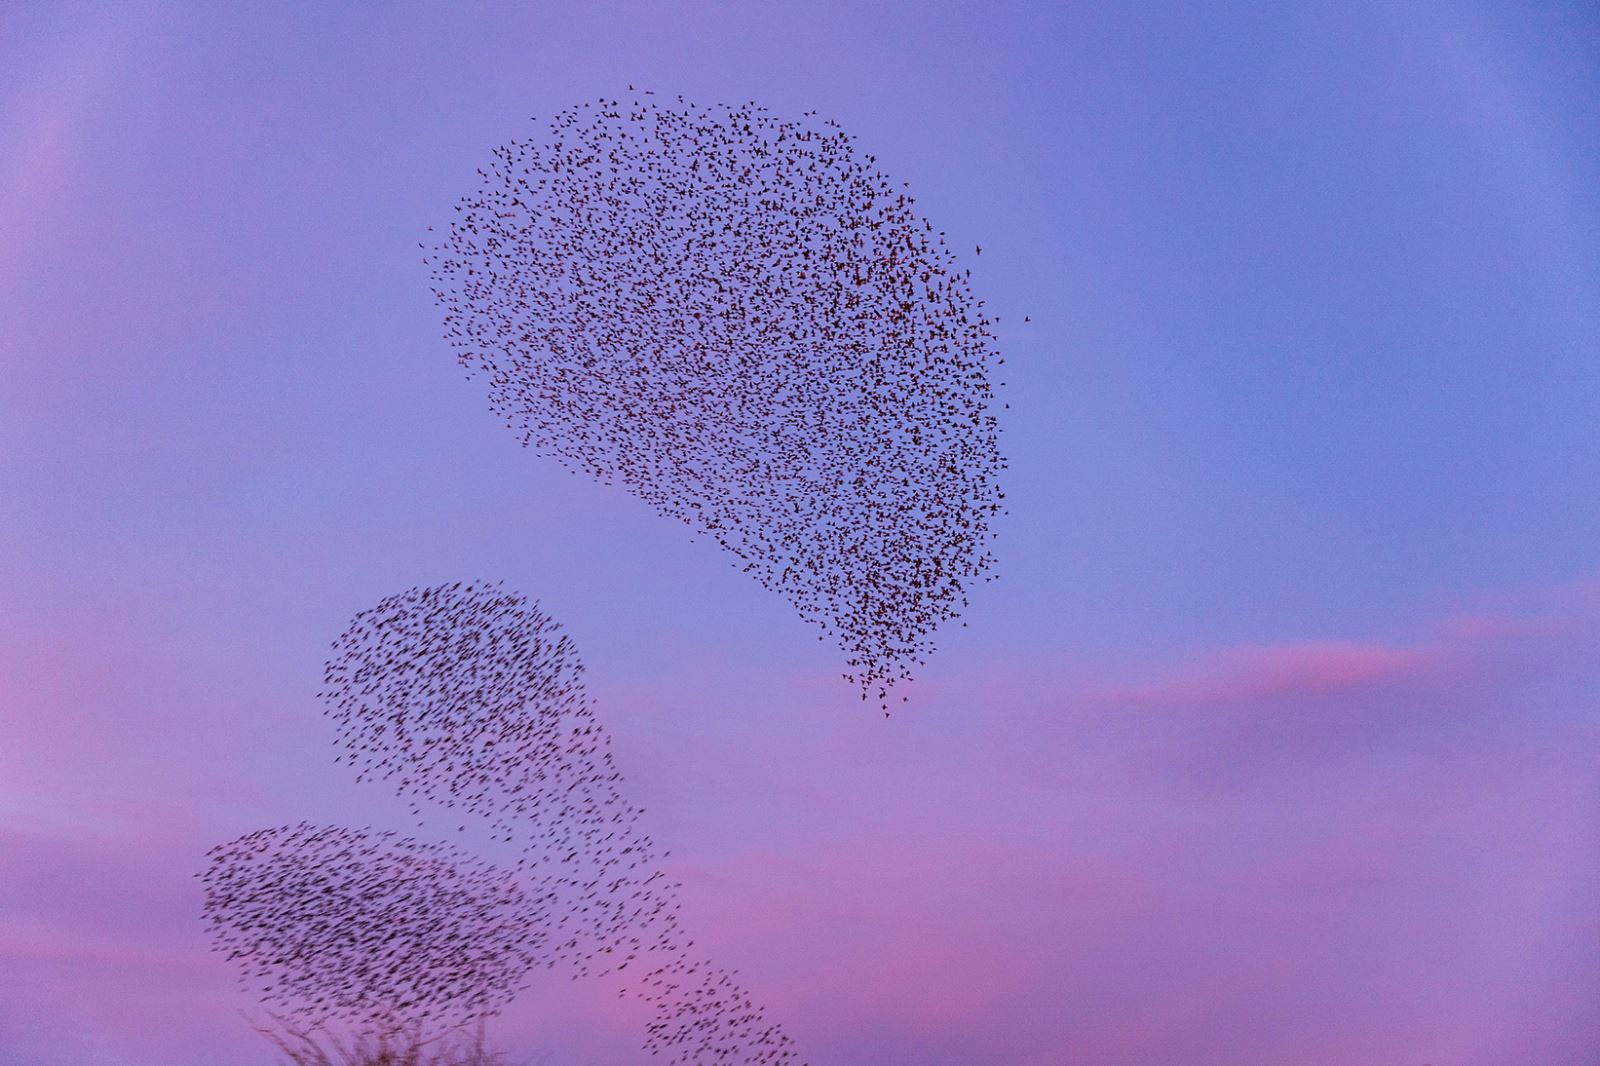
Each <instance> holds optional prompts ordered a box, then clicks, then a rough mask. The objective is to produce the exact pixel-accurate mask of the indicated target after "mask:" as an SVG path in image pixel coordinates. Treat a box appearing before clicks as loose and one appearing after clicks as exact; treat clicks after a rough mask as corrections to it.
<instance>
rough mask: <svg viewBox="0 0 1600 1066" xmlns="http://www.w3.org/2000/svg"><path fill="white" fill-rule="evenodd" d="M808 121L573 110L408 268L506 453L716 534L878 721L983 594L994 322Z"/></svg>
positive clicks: (899, 194)
mask: <svg viewBox="0 0 1600 1066" xmlns="http://www.w3.org/2000/svg"><path fill="white" fill-rule="evenodd" d="M814 114H815V113H814V112H807V114H806V116H805V120H804V121H800V122H794V121H786V120H781V119H778V118H775V117H774V116H772V115H771V114H769V113H768V112H767V110H766V109H765V108H762V107H759V106H756V105H754V104H746V105H743V106H738V107H712V108H702V107H697V106H695V105H693V104H690V103H688V102H686V101H684V100H683V98H682V97H678V98H677V100H676V102H675V103H663V102H658V101H657V100H656V99H655V98H654V96H653V94H650V93H643V94H636V95H635V96H634V97H633V99H631V100H629V101H618V100H614V99H602V100H600V101H598V102H595V103H588V104H583V105H581V106H577V107H573V108H569V109H568V110H566V111H564V112H562V113H560V114H558V115H557V116H556V117H555V119H554V120H553V121H552V122H551V124H550V131H549V133H548V134H547V135H546V136H544V137H542V138H540V139H538V140H531V141H515V142H512V143H510V144H508V145H505V146H503V147H501V148H499V149H497V150H496V151H495V153H494V157H493V161H492V163H491V164H490V166H489V168H488V169H480V170H479V171H478V174H479V176H480V177H481V179H482V184H481V187H480V188H479V189H478V190H477V191H476V192H474V193H472V194H470V195H468V196H466V197H464V198H463V199H462V201H461V202H460V203H459V204H458V205H457V206H456V212H457V214H456V217H455V219H454V221H453V222H452V223H451V225H450V227H449V233H448V236H445V237H444V238H443V240H442V242H441V243H440V244H439V246H438V247H436V248H433V249H428V251H429V253H430V254H429V255H428V256H427V257H426V258H425V260H424V261H425V262H427V263H428V264H429V265H430V266H431V268H432V274H433V279H434V294H435V296H436V298H437V300H438V302H439V303H440V305H441V306H442V308H443V310H444V314H445V331H446V337H447V339H448V340H449V342H450V344H451V345H453V346H454V348H455V349H456V353H457V358H458V360H459V361H460V362H461V364H462V365H463V366H464V367H466V368H467V369H468V371H469V373H471V374H474V375H479V376H481V377H482V378H484V379H485V380H486V381H487V383H488V388H489V399H490V405H491V407H492V408H493V409H494V410H495V411H496V413H497V414H498V415H499V416H500V417H502V418H503V419H504V420H505V422H506V424H507V425H508V426H509V427H511V428H512V429H513V430H515V431H516V432H517V433H518V434H519V435H520V437H521V439H522V442H523V444H524V445H527V446H532V447H534V448H535V449H537V450H538V451H540V452H542V453H545V454H549V455H553V456H554V457H556V458H557V459H558V460H559V461H560V462H561V463H562V464H564V465H565V466H566V467H567V468H569V469H571V470H573V471H575V472H582V473H584V474H586V475H588V476H590V477H593V478H595V479H597V480H599V481H600V482H602V483H604V484H618V485H621V486H623V487H625V488H626V489H627V491H629V492H631V493H633V494H634V495H636V496H637V497H639V498H640V499H642V500H644V501H646V502H647V503H649V504H650V505H652V506H653V507H654V508H655V509H656V510H657V511H658V512H660V513H662V514H665V515H670V516H673V517H676V518H678V519H681V520H682V521H684V522H686V523H688V524H689V525H690V526H691V527H693V528H694V529H696V530H697V531H699V532H700V533H703V534H705V535H707V536H709V537H711V538H713V539H715V540H716V541H717V543H719V544H720V545H721V546H722V547H723V548H725V549H726V550H727V551H729V552H731V553H732V554H733V556H734V557H735V558H734V560H733V565H735V566H736V567H739V568H741V569H743V570H744V571H746V572H749V573H751V574H752V575H754V577H755V578H756V579H757V580H758V581H760V582H761V584H762V585H764V586H765V587H766V588H768V589H772V590H775V591H777V592H780V593H782V594H783V595H784V596H785V597H786V598H787V599H788V600H789V602H790V603H791V604H792V605H793V606H794V607H795V608H796V609H797V610H798V611H799V613H800V615H801V616H802V617H803V618H805V619H807V620H808V621H810V622H813V623H815V624H817V625H819V626H821V627H822V628H823V630H824V631H825V632H827V633H831V634H833V635H834V637H835V638H836V639H837V640H838V641H839V643H840V646H841V648H842V649H843V650H844V652H845V653H846V663H847V670H848V672H847V673H846V674H845V678H846V680H848V681H852V682H854V683H856V684H858V685H859V686H860V687H861V690H862V698H863V699H866V698H868V697H869V696H876V698H877V699H878V701H879V702H880V705H881V706H882V708H883V710H884V711H885V713H887V712H888V709H889V701H890V689H891V686H892V685H893V684H894V683H895V682H897V681H901V680H905V679H907V678H909V677H910V674H911V668H912V667H913V666H914V665H919V664H921V663H922V662H924V661H925V660H924V657H925V655H926V654H927V653H928V652H929V651H931V650H932V647H933V635H934V632H935V630H936V629H937V628H938V627H939V625H940V624H941V623H943V622H945V621H948V620H950V619H952V618H955V617H957V616H959V615H960V614H961V612H962V610H963V609H964V608H965V607H966V605H967V593H968V591H969V590H970V589H971V588H972V587H973V586H974V584H975V583H976V582H977V581H978V580H980V579H982V580H989V579H990V578H991V577H992V576H993V575H992V574H990V573H989V571H990V568H991V564H992V561H993V556H992V553H991V551H990V541H991V539H992V532H991V529H990V522H991V519H993V518H994V517H995V515H996V514H997V513H998V512H1000V511H1002V509H1003V507H1004V504H1003V502H1002V501H1003V500H1004V498H1005V494H1004V493H1003V492H1002V491H1001V488H1000V485H999V481H998V477H999V473H1000V471H1001V470H1002V469H1004V467H1005V463H1004V462H1003V460H1002V458H1001V456H1000V452H999V448H998V442H997V427H996V418H995V414H994V413H993V407H994V402H993V401H994V394H993V389H992V387H991V383H990V378H989V374H990V362H991V357H992V355H993V353H992V350H991V349H992V346H993V339H994V338H993V334H992V332H991V327H992V325H993V322H992V321H991V320H990V319H989V318H988V317H987V315H986V313H985V311H984V302H983V301H982V300H976V299H974V297H973V295H972V291H971V287H970V284H969V272H968V271H963V270H958V269H957V267H956V259H955V255H954V253H953V251H952V250H951V249H950V248H949V247H948V246H947V245H946V243H945V235H944V234H943V233H942V232H940V231H937V230H935V229H934V228H933V224H932V223H931V222H928V221H927V220H926V219H924V218H922V217H921V216H919V215H918V213H917V212H916V210H915V207H914V203H915V201H914V200H913V198H912V197H910V196H909V195H907V194H906V192H905V191H904V188H903V187H902V188H898V189H897V188H896V187H895V185H894V184H893V183H892V182H891V181H890V179H889V178H888V177H887V176H885V175H884V174H883V173H882V171H881V170H880V169H878V167H877V161H876V159H875V157H873V156H871V155H866V154H863V153H862V152H860V151H858V150H857V149H856V147H855V146H854V144H853V143H852V140H851V138H850V136H849V135H848V134H846V133H844V132H843V131H842V130H841V129H840V128H839V127H838V125H837V123H834V122H832V121H823V122H818V121H816V120H815V119H814V117H813V116H814ZM994 321H998V319H996V320H994ZM998 361H999V362H1004V360H998ZM818 639H822V637H821V636H819V638H818ZM903 698H904V697H902V699H903Z"/></svg>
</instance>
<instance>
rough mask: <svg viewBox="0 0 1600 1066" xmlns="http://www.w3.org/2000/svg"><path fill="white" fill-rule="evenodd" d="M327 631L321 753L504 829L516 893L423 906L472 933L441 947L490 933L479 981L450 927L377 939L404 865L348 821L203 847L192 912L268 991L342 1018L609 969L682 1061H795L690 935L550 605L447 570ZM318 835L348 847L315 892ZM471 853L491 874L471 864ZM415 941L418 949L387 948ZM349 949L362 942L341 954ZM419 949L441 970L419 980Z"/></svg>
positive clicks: (424, 963) (435, 808)
mask: <svg viewBox="0 0 1600 1066" xmlns="http://www.w3.org/2000/svg"><path fill="white" fill-rule="evenodd" d="M333 649H334V654H333V657H332V658H331V659H329V660H328V662H327V664H326V666H325V668H324V683H325V688H324V691H323V693H322V697H323V700H324V705H325V709H326V711H327V713H328V715H329V716H330V718H331V719H332V720H333V722H334V724H335V726H336V728H337V735H338V743H339V746H340V747H341V749H342V754H341V756H340V759H341V760H342V761H345V762H348V763H349V764H350V765H352V766H353V767H354V768H355V769H356V772H357V774H358V775H359V776H360V777H361V778H362V779H364V780H378V781H385V782H387V783H389V784H390V785H391V786H392V787H393V788H394V789H395V790H396V791H397V792H398V793H399V794H400V795H402V796H404V797H406V798H407V799H408V800H409V801H410V804H411V809H412V811H413V813H415V814H420V815H422V816H423V817H424V819H426V817H427V816H428V815H429V814H430V813H431V814H433V815H435V816H442V815H443V814H444V812H445V811H446V810H449V811H451V812H453V815H454V818H455V820H457V821H461V820H465V819H468V818H472V819H476V820H479V822H480V824H481V825H483V826H485V827H487V828H488V829H489V830H490V831H491V833H492V834H493V835H494V836H496V837H497V838H498V839H500V840H501V841H504V842H509V843H510V844H512V845H513V846H514V848H515V849H516V851H517V853H518V856H519V857H518V858H517V860H516V862H515V864H514V866H512V867H511V869H510V872H509V873H502V872H499V871H495V872H494V873H493V877H496V878H498V877H509V878H510V879H511V882H510V883H512V884H514V885H516V886H518V893H519V894H517V895H515V896H513V895H511V894H504V895H500V894H492V895H491V896H490V897H488V898H491V899H493V900H494V901H495V902H496V904H497V905H503V906H504V907H505V908H508V909H507V910H506V911H505V912H504V914H502V912H500V911H495V912H494V914H495V915H496V916H500V917H502V918H503V919H504V921H503V922H502V924H501V925H500V926H493V927H491V926H489V925H486V923H485V921H484V920H483V919H482V918H481V917H479V916H478V915H476V913H475V912H473V913H469V909H468V908H467V907H466V905H465V903H464V902H463V901H464V900H465V899H466V897H465V896H462V897H460V898H459V900H458V901H457V905H455V906H454V909H453V910H452V909H451V908H448V907H441V906H434V907H433V908H432V909H431V911H430V912H429V913H431V914H433V915H435V916H448V915H452V914H454V915H458V916H461V917H462V925H461V929H460V934H461V935H463V936H470V937H471V939H472V941H473V943H474V944H475V945H478V946H480V947H481V948H482V952H483V953H484V954H483V955H481V956H480V955H471V956H461V957H459V958H458V957H456V956H448V958H446V959H445V961H446V962H451V963H455V962H459V963H462V964H463V965H465V964H467V963H469V962H471V961H472V960H476V959H479V958H481V957H488V955H491V954H493V953H494V952H497V951H500V950H504V951H506V953H507V954H506V957H505V958H504V959H501V960H499V961H498V962H497V963H496V965H497V966H499V967H500V969H496V968H495V967H494V966H488V967H486V968H485V969H484V971H483V973H482V977H483V980H484V982H485V984H484V989H483V990H482V991H479V990H476V986H474V984H473V982H472V977H471V973H470V972H469V970H468V969H462V968H460V967H457V968H456V969H451V968H450V967H449V966H448V965H443V964H441V958H443V957H444V952H445V950H446V949H451V950H454V949H455V948H456V947H458V946H459V941H458V940H456V939H452V938H450V937H448V936H445V937H444V938H443V939H437V940H436V941H429V940H427V939H426V938H425V937H421V936H412V937H409V938H402V939H399V940H397V941H394V942H391V941H389V940H386V939H384V935H385V931H386V926H387V925H388V923H389V918H388V917H387V907H388V906H389V905H390V904H391V903H396V904H398V903H402V902H405V901H406V900H412V899H413V897H411V896H407V895H406V894H405V893H406V891H408V890H407V889H405V888H404V886H405V885H408V884H410V881H409V880H406V879H405V878H404V877H402V878H401V879H400V880H398V881H397V880H395V879H392V878H391V879H389V880H386V879H385V878H386V876H387V875H388V873H389V871H391V870H393V869H395V868H396V867H397V864H396V863H394V862H389V863H387V864H378V863H377V862H376V860H375V859H374V858H373V857H372V855H371V854H369V851H370V849H369V851H360V850H359V849H357V850H355V851H354V852H352V850H351V849H352V845H351V844H350V843H349V841H348V840H346V839H343V838H341V837H340V836H339V834H340V833H341V832H342V833H346V834H349V832H350V831H339V830H325V831H322V832H323V833H324V834H325V835H324V836H316V835H312V836H311V837H310V838H309V839H310V841H311V842H310V843H303V842H302V837H301V836H294V835H292V834H291V835H288V836H284V837H283V841H282V842H281V843H280V842H279V836H282V831H267V835H266V836H263V835H262V834H253V835H252V836H251V837H246V838H244V840H242V841H240V842H236V843H235V844H234V845H231V846H228V847H226V848H224V849H221V850H220V851H219V852H218V854H217V858H216V861H215V864H214V865H213V868H212V871H211V873H210V874H209V875H208V912H209V913H211V914H212V922H213V928H214V930H215V931H216V932H217V934H218V941H217V942H218V945H219V947H222V948H224V949H226V950H228V951H229V953H230V955H232V956H234V957H237V958H241V959H245V960H247V962H248V963H249V964H250V965H252V966H253V967H254V970H253V971H252V973H253V975H254V976H255V977H256V978H258V979H262V980H264V981H265V986H266V987H267V988H268V989H269V990H270V991H271V992H272V993H273V997H274V998H273V1001H274V1002H280V1003H282V1004H283V1005H285V1006H286V1007H287V1008H288V1009H290V1010H291V1012H299V1013H306V1014H309V1015H310V1016H312V1017H313V1018H321V1017H324V1016H328V1015H337V1016H339V1017H340V1018H341V1020H345V1021H360V1020H362V1017H361V1015H362V1012H363V1011H364V1010H365V1008H366V1007H367V1006H368V1005H370V1004H371V1003H374V1002H378V1001H381V1000H384V999H385V997H387V998H388V999H389V1000H399V1001H403V1003H404V1004H405V1005H406V1006H408V1007H414V1006H415V1005H416V1004H417V1003H419V1002H421V1000H420V998H419V997H420V995H421V993H422V992H424V991H425V992H427V993H430V994H431V995H432V996H433V997H434V999H433V1001H432V1002H431V1004H430V1006H431V1008H432V1009H434V1010H436V1011H444V1012H448V1013H451V1014H452V1015H453V1016H458V1017H459V1016H467V1015H476V1016H483V1015H485V1014H488V1013H492V1012H493V1010H494V1009H497V1008H498V1006H499V1005H500V1004H502V1003H503V1002H504V1000H505V999H506V998H508V997H509V994H510V991H509V990H513V989H512V985H513V984H514V978H515V976H517V975H520V974H521V973H523V972H525V971H526V970H527V969H529V968H531V967H535V966H547V967H552V968H553V967H556V966H557V965H562V966H564V967H566V968H567V969H569V970H570V971H571V972H572V976H573V977H574V978H577V977H581V976H584V975H585V974H604V973H609V972H614V971H627V973H626V974H625V976H626V977H630V978H631V979H632V984H631V986H630V988H631V991H632V992H633V993H634V994H636V995H638V996H639V997H641V998H642V999H643V1000H645V1001H646V1002H648V1003H649V1004H650V1005H651V1006H652V1007H653V1009H654V1011H655V1016H656V1017H655V1020H654V1021H653V1022H652V1023H651V1024H650V1026H649V1030H648V1034H649V1035H648V1039H647V1041H646V1044H645V1047H646V1048H647V1049H648V1050H650V1051H651V1052H653V1053H656V1054H662V1053H665V1054H667V1055H669V1057H671V1058H672V1060H673V1061H679V1062H694V1063H699V1062H711V1061H717V1062H788V1061H793V1059H794V1057H795V1053H794V1050H793V1041H792V1039H791V1038H789V1037H788V1036H787V1035H785V1034H784V1033H783V1031H782V1029H781V1027H779V1026H777V1025H775V1024H772V1023H769V1022H768V1021H766V1019H765V1014H764V1011H763V1009H762V1008H761V1007H760V1006H758V1005H756V1004H755V1003H754V1002H753V1001H752V1000H751V998H750V996H749V994H748V993H747V992H745V991H744V990H743V989H741V988H740V987H739V985H738V984H737V982H736V981H735V980H734V978H733V976H732V975H731V974H729V973H727V972H726V971H724V970H721V969H719V968H717V967H716V966H714V965H712V964H711V963H709V962H707V961H704V960H702V959H699V958H696V957H695V956H693V955H692V954H691V949H692V947H693V942H692V941H688V940H686V939H684V938H683V936H682V930H681V924H680V921H679V911H680V903H679V900H678V895H677V888H678V887H679V886H678V885H677V884H675V883H673V882H671V881H669V880H668V879H667V876H666V874H665V872H664V870H663V868H662V865H661V863H662V860H663V859H664V858H665V853H663V852H661V851H659V850H658V849H657V847H656V845H655V842H654V841H653V840H652V839H651V837H650V836H649V835H648V834H646V833H645V832H644V831H643V830H642V828H641V826H640V814H641V813H642V811H641V810H640V808H638V807H637V806H635V805H634V804H633V803H631V802H630V801H629V800H628V799H627V798H626V797H625V796H624V795H623V794H622V775H621V773H620V772H619V771H618V770H617V768H616V766H615V763H614V760H613V758H612V754H611V738H610V736H609V734H608V733H606V731H605V729H604V728H603V726H602V725H601V724H600V723H599V722H598V721H597V720H596V718H595V716H594V713H593V710H592V709H591V707H590V705H589V701H588V697H587V695H586V692H585V690H584V686H583V681H582V676H583V666H582V663H581V662H580V661H579V660H578V657H577V653H576V649H575V648H574V647H573V645H572V642H571V641H570V639H569V638H568V637H566V636H565V634H563V633H562V630H561V626H560V625H559V624H558V623H556V622H554V621H553V620H551V619H550V618H548V617H547V616H546V615H544V614H543V613H542V612H541V611H540V610H539V608H538V606H537V605H536V604H532V603H530V602H529V601H528V600H527V599H526V598H525V597H522V596H519V595H516V594H515V593H512V592H508V591H506V590H505V589H503V588H502V587H501V586H499V585H494V584H482V583H467V584H463V583H456V584H453V585H441V586H438V587H434V588H413V589H410V590H408V591H406V592H403V593H400V594H398V595H395V596H390V597H387V598H385V599H384V600H383V601H381V602H380V603H378V604H377V605H376V606H374V607H372V608H370V609H368V610H365V611H362V612H360V613H359V614H357V615H356V616H355V618H354V619H353V620H352V621H351V623H350V625H349V627H348V628H347V629H346V630H345V632H344V633H343V634H342V635H341V636H340V637H339V638H338V639H337V640H336V641H335V642H334V645H333ZM273 834H278V836H274V835H273ZM303 835H304V834H302V836H303ZM330 841H331V844H330V843H328V842H330ZM274 845H276V846H274ZM398 847H400V846H399V845H391V846H390V851H391V852H394V851H395V849H396V848H398ZM405 847H406V848H413V849H415V848H418V847H420V846H419V845H412V844H409V843H407V844H406V845H405ZM340 849H342V851H341V850H340ZM329 851H337V852H339V853H340V854H341V855H343V857H344V858H345V859H347V860H348V859H349V858H350V856H351V855H352V854H354V855H355V856H356V859H355V860H354V862H355V866H354V869H355V871H356V872H354V873H349V874H338V875H331V876H333V877H334V880H333V881H332V882H331V883H332V884H333V886H334V887H333V889H332V890H331V891H325V889H326V888H327V885H326V884H325V883H324V882H323V881H319V880H317V879H315V878H313V877H312V876H311V874H310V872H309V871H312V870H314V869H315V867H316V866H317V863H318V862H319V861H321V859H320V858H319V856H324V855H326V854H327V853H328V852H329ZM401 853H402V854H404V855H411V854H413V853H415V854H421V852H414V851H404V849H402V851H401ZM429 854H432V853H429ZM419 861H420V860H419ZM457 861H458V862H459V860H457ZM398 865H400V866H403V865H404V864H403V863H402V864H398ZM412 867H416V868H417V869H419V870H420V867H419V866H418V865H417V863H416V862H413V863H412ZM444 868H445V864H444V863H442V862H441V863H440V864H439V869H440V870H441V871H442V870H444ZM470 870H471V871H472V873H473V875H474V876H477V877H479V878H490V870H489V868H488V867H483V866H473V867H470ZM362 871H367V872H364V873H363V872H362ZM406 876H409V873H408V874H407V875H406ZM418 876H421V875H420V874H418ZM491 880H492V879H491ZM460 883H461V884H465V883H466V881H464V880H463V881H461V882H460ZM502 883H503V882H502V881H493V884H495V885H500V884H502ZM212 884H215V885H216V886H218V887H217V888H216V889H212V888H211V887H210V886H211V885H212ZM452 899H457V897H452ZM240 901H244V902H240ZM413 901H414V900H413ZM441 920H443V918H441ZM246 923H248V924H246ZM427 928H428V929H429V930H433V929H434V926H431V925H430V926H428V927H427ZM534 930H536V931H537V935H532V932H531V931H534ZM439 935H440V936H443V934H442V933H441V934H439ZM263 938H265V939H263ZM436 943H437V945H438V947H437V948H435V947H434V945H435V944H436ZM241 944H243V945H246V946H248V948H249V950H241V947H240V946H241ZM413 945H421V946H422V950H418V951H416V952H415V953H414V954H412V955H407V954H406V952H407V950H408V949H410V948H411V947H412V946H413ZM363 951H365V952H368V953H369V955H370V959H371V961H370V962H369V963H368V964H367V965H366V966H365V967H363V968H361V969H352V967H351V966H350V960H352V959H354V958H355V957H356V956H358V955H360V954H361V953H362V952H363ZM630 964H631V965H632V969H631V970H630V969H629V967H630ZM385 967H388V968H390V969H385ZM419 967H420V968H421V969H424V970H429V971H431V970H433V969H435V968H439V973H440V977H439V978H438V979H437V980H435V981H434V982H433V983H431V984H427V985H425V986H423V985H419V981H420V980H421V979H420V978H419V977H418V976H417V975H416V974H415V973H413V972H412V971H413V970H414V969H415V968H419ZM513 971H514V972H513ZM273 978H275V979H273ZM630 988H625V989H624V993H626V992H627V991H629V990H630ZM291 1001H292V1002H291ZM302 1004H303V1005H304V1006H302Z"/></svg>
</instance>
